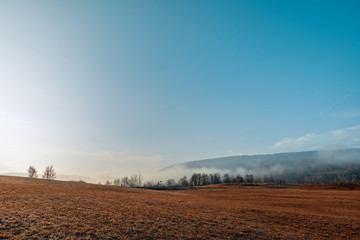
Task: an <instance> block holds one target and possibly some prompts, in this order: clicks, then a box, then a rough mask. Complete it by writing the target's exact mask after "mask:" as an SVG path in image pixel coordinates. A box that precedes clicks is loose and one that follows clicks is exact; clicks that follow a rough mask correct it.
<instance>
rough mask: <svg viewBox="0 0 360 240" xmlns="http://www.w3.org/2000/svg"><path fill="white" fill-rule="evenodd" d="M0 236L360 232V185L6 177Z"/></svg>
mask: <svg viewBox="0 0 360 240" xmlns="http://www.w3.org/2000/svg"><path fill="white" fill-rule="evenodd" d="M0 238H3V239H7V238H10V239H11V238H14V239H17V238H18V239H33V238H40V239H42V238H55V239H59V238H61V239H63V238H65V239H90V238H91V239H93V238H97V239H106V238H121V239H219V238H221V239H244V238H245V239H274V238H281V239H307V238H309V239H324V238H332V239H360V191H358V190H353V191H344V190H337V189H327V188H312V187H309V188H306V187H296V186H293V187H291V188H280V189H276V188H266V187H263V186H262V187H259V186H242V187H240V186H230V185H223V186H222V187H221V188H216V189H201V190H190V191H152V190H144V189H131V188H121V187H114V186H100V185H93V184H85V183H75V182H61V181H46V180H40V179H27V178H16V177H0Z"/></svg>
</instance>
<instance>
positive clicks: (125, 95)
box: [0, 0, 360, 176]
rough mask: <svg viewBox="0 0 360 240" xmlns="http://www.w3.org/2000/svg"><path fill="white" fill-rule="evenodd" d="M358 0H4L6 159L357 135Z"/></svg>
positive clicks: (332, 144) (310, 143) (358, 142)
mask: <svg viewBox="0 0 360 240" xmlns="http://www.w3.org/2000/svg"><path fill="white" fill-rule="evenodd" d="M359 12H360V3H359V1H330V0H326V1H306V0H305V1H304V0H302V1H285V0H284V1H281V0H273V1H265V0H263V1H261V0H260V1H246V0H244V1H200V0H196V1H193V0H191V1H186V0H185V1H178V0H174V1H165V0H150V1H148V0H136V1H130V0H129V1H110V0H109V1H91V0H90V1H83V0H78V1H69V0H66V1H45V0H44V1H41V0H34V1H17V0H11V1H10V0H5V1H0V172H25V171H26V170H27V168H28V166H29V165H34V166H35V167H37V168H38V171H40V169H43V168H44V167H45V166H47V165H54V168H55V170H57V172H58V173H62V174H77V175H84V176H90V175H91V176H124V175H128V174H132V173H138V172H142V173H145V175H146V173H147V172H149V174H150V172H151V171H157V170H159V169H162V168H164V167H167V166H169V165H172V164H176V163H180V162H186V161H191V160H199V159H206V158H212V157H221V156H230V155H241V154H258V153H275V152H289V151H306V150H314V149H329V148H348V147H359V146H360V15H359Z"/></svg>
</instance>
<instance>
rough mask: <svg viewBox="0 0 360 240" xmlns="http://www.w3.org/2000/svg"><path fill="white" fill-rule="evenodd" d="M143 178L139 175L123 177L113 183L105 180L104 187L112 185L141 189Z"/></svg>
mask: <svg viewBox="0 0 360 240" xmlns="http://www.w3.org/2000/svg"><path fill="white" fill-rule="evenodd" d="M143 180H144V177H143V176H142V175H141V173H139V174H133V175H131V176H129V177H128V176H125V177H122V178H116V179H115V180H114V181H113V182H111V181H109V180H107V181H106V182H105V185H114V186H119V187H141V186H142V182H143Z"/></svg>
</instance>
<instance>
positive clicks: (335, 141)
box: [269, 125, 360, 152]
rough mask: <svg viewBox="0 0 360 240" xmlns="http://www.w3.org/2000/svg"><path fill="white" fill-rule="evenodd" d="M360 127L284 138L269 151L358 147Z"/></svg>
mask: <svg viewBox="0 0 360 240" xmlns="http://www.w3.org/2000/svg"><path fill="white" fill-rule="evenodd" d="M359 139H360V125H357V126H352V127H348V128H342V129H337V130H333V131H329V132H324V133H308V134H305V135H304V136H300V137H297V138H283V139H281V140H280V141H278V142H276V143H275V144H274V145H272V146H270V147H269V149H271V150H273V151H276V152H281V151H306V150H314V149H322V148H328V147H329V146H332V147H334V146H337V147H338V148H340V147H358V144H359V141H358V140H359Z"/></svg>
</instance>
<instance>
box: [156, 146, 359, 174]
mask: <svg viewBox="0 0 360 240" xmlns="http://www.w3.org/2000/svg"><path fill="white" fill-rule="evenodd" d="M342 163H347V164H349V163H357V164H360V149H359V148H351V149H340V150H318V151H305V152H287V153H274V154H259V155H241V156H228V157H218V158H211V159H204V160H197V161H190V162H185V163H180V164H176V165H172V166H169V167H167V168H164V169H162V170H161V171H168V170H171V169H175V168H179V167H180V168H184V169H187V170H191V169H194V170H195V169H197V170H198V169H217V170H227V171H229V172H237V171H238V170H239V169H241V170H242V171H247V172H264V171H266V172H269V171H270V172H271V171H272V172H283V171H284V170H292V171H293V170H303V169H307V168H313V167H316V166H317V165H324V164H342Z"/></svg>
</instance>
